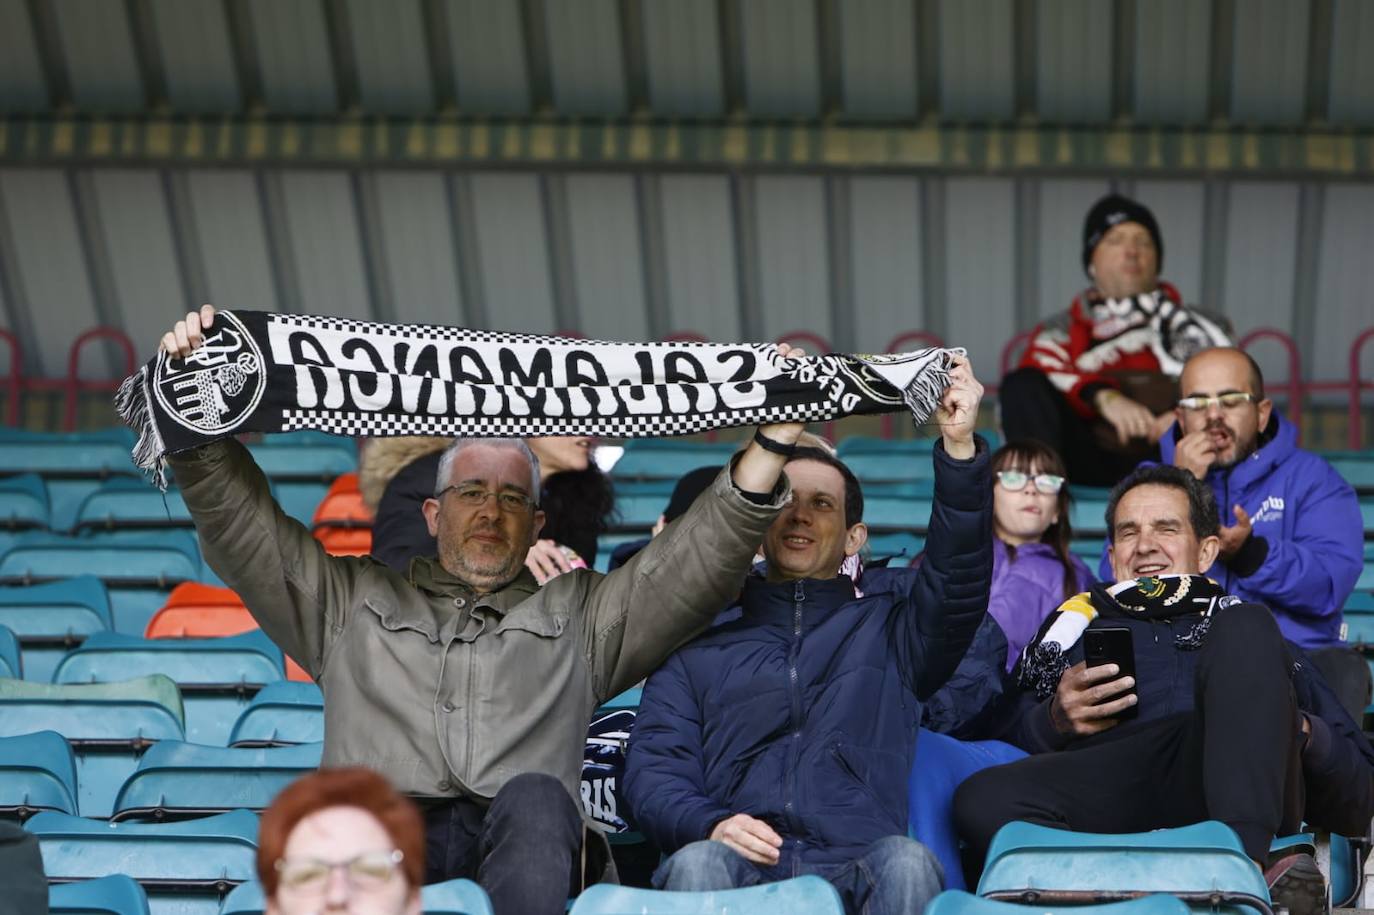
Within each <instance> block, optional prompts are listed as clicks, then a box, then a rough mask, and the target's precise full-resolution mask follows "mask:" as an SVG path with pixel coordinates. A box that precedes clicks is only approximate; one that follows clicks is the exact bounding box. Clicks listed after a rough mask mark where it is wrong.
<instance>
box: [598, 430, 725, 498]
mask: <svg viewBox="0 0 1374 915" xmlns="http://www.w3.org/2000/svg"><path fill="white" fill-rule="evenodd" d="M739 445H740V443H738V442H685V441H681V440H677V439H658V438H633V439H630V440H629V441H627V442H626V443H625V452H624V453H623V454H621V456H620V460H618V461H616V462H615V466H614V467H612V468H611V477H612V478H613V479H614V480H616V482H617V483H618V482H619V481H620V480H673V481H676V480H677V479H678V478H679V477H681V476H682V475H683V474H685V473H688V472H690V471H693V470H696V469H697V468H698V467H724V466H725V462H726V461H728V460H729V459H730V455H732V454H734V453H735V449H736V448H738V447H739ZM665 504H666V500H665ZM659 510H660V511H662V507H660V508H659Z"/></svg>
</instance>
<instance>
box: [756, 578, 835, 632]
mask: <svg viewBox="0 0 1374 915" xmlns="http://www.w3.org/2000/svg"><path fill="white" fill-rule="evenodd" d="M854 599H855V596H854V582H853V581H851V580H850V579H849V577H848V576H844V575H837V576H836V577H834V578H824V579H822V578H798V579H792V580H788V581H777V582H771V581H768V580H767V579H766V578H763V577H762V576H759V575H751V576H749V578H748V579H747V580H746V581H745V583H744V599H743V604H744V618H745V619H747V620H751V621H753V622H758V623H762V624H764V625H783V624H785V625H787V626H791V625H793V622H794V619H795V614H796V605H797V604H799V603H800V604H801V607H802V625H803V626H804V627H805V628H810V627H812V626H814V625H816V624H817V623H819V622H820V621H821V620H822V619H824V618H825V617H827V616H829V615H830V614H831V612H833V611H834V610H836V609H837V608H839V607H842V606H844V605H845V604H847V603H849V602H850V601H853V600H854Z"/></svg>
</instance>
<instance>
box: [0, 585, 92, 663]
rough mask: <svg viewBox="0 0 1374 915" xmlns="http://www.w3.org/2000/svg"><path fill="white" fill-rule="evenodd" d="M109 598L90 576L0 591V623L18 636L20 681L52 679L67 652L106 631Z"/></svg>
mask: <svg viewBox="0 0 1374 915" xmlns="http://www.w3.org/2000/svg"><path fill="white" fill-rule="evenodd" d="M112 624H113V619H112V618H111V616H110V598H109V595H108V594H107V593H106V592H105V585H104V584H103V583H102V582H101V581H100V579H98V578H96V577H95V576H93V575H81V576H78V577H76V578H68V579H64V580H63V581H54V582H49V583H48V584H42V585H29V586H28V587H18V588H0V625H3V626H7V627H9V629H10V630H12V631H13V632H14V634H15V635H16V636H18V637H19V650H20V654H21V655H22V658H23V664H24V677H25V679H28V680H34V681H37V682H39V683H48V682H51V681H52V672H53V671H54V670H56V669H57V662H58V661H60V660H61V659H62V657H63V655H65V654H66V653H67V651H68V650H69V649H71V648H73V647H75V646H77V645H80V644H81V643H82V642H84V641H85V640H86V637H87V636H89V635H91V634H92V633H96V632H106V631H108V630H109V629H110V628H112Z"/></svg>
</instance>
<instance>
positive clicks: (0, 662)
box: [0, 626, 24, 680]
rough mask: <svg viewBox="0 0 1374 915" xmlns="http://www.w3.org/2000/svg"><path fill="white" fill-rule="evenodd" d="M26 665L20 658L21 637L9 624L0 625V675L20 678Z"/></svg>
mask: <svg viewBox="0 0 1374 915" xmlns="http://www.w3.org/2000/svg"><path fill="white" fill-rule="evenodd" d="M23 676H24V665H23V663H22V661H21V660H20V658H19V639H18V638H17V637H16V636H15V634H14V633H13V632H12V631H10V629H9V627H8V626H0V677H9V678H11V679H16V680H17V679H20V678H21V677H23Z"/></svg>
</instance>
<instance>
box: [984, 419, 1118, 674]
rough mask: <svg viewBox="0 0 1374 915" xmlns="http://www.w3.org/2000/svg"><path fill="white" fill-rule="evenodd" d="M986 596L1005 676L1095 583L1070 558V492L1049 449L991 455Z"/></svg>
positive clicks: (1024, 445)
mask: <svg viewBox="0 0 1374 915" xmlns="http://www.w3.org/2000/svg"><path fill="white" fill-rule="evenodd" d="M992 471H993V477H994V479H993V484H992V532H993V551H992V589H991V595H990V596H989V599H988V614H989V615H990V616H991V617H992V618H993V619H995V620H996V621H997V624H998V625H999V626H1000V627H1001V628H1002V632H1003V634H1004V635H1006V637H1007V660H1006V669H1007V670H1011V668H1012V667H1013V666H1014V665H1015V663H1016V659H1017V658H1018V657H1020V655H1021V649H1022V648H1024V647H1026V644H1027V643H1028V642H1029V641H1030V640H1031V639H1032V638H1034V637H1035V633H1036V632H1037V631H1038V630H1039V628H1040V624H1041V623H1043V622H1044V621H1045V618H1046V617H1047V616H1049V615H1050V613H1051V612H1052V611H1054V610H1055V609H1056V608H1058V607H1059V605H1060V604H1062V603H1063V602H1064V601H1065V600H1066V599H1067V598H1069V597H1072V596H1073V595H1074V594H1077V593H1079V592H1080V591H1086V590H1087V589H1088V587H1089V586H1090V585H1092V583H1093V581H1094V578H1093V575H1092V573H1091V572H1090V571H1088V567H1087V566H1086V565H1084V564H1083V562H1082V561H1081V560H1080V559H1079V558H1078V557H1077V556H1075V555H1073V553H1071V552H1069V541H1070V540H1071V539H1072V537H1073V531H1072V529H1071V528H1070V526H1069V487H1068V484H1067V483H1066V482H1065V481H1064V462H1063V461H1062V460H1061V459H1060V457H1059V455H1058V454H1056V453H1055V451H1054V450H1053V449H1052V448H1050V447H1049V446H1048V445H1042V444H1040V443H1039V442H1036V441H1023V442H1016V443H1014V444H1010V445H1006V446H1003V447H1002V448H999V449H998V450H997V452H996V453H994V454H993V456H992Z"/></svg>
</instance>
